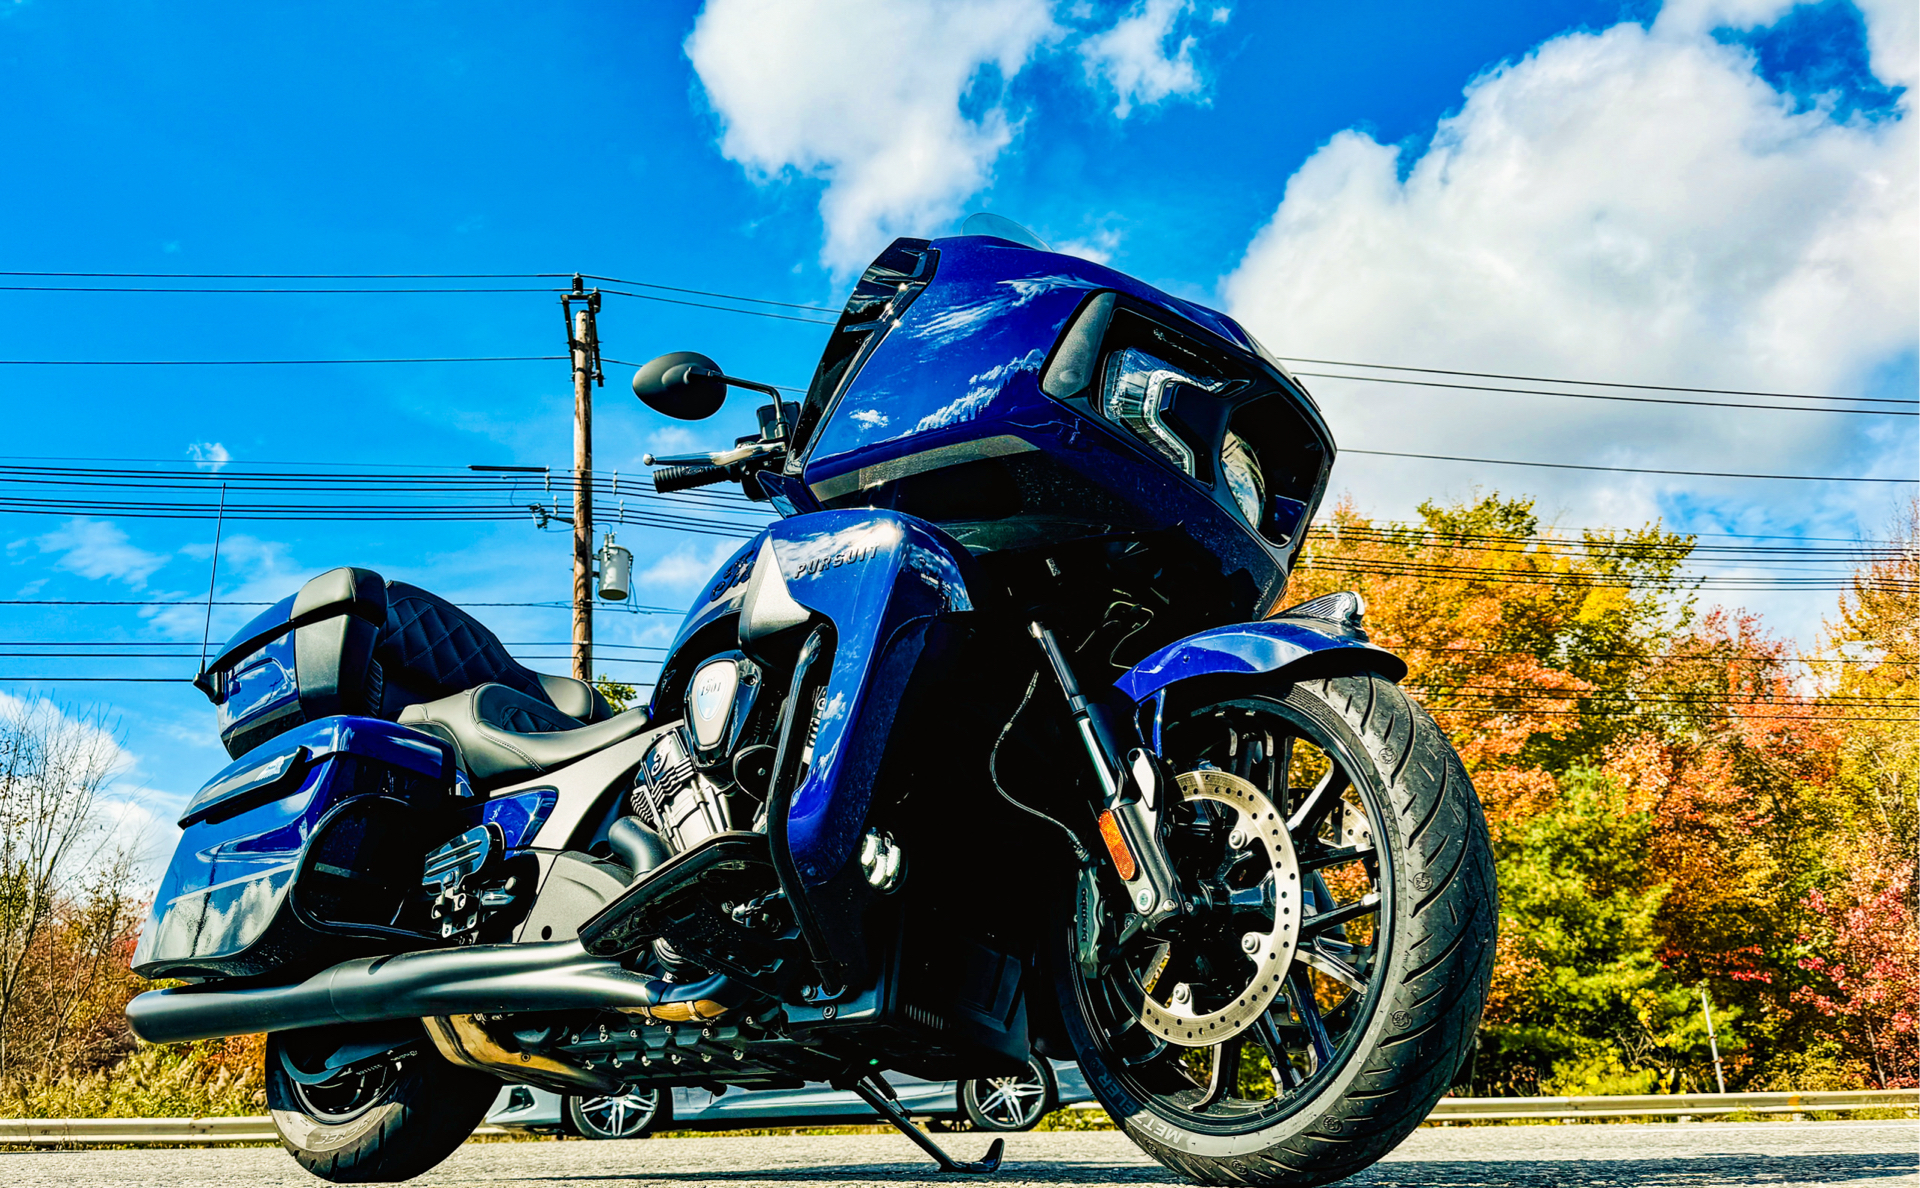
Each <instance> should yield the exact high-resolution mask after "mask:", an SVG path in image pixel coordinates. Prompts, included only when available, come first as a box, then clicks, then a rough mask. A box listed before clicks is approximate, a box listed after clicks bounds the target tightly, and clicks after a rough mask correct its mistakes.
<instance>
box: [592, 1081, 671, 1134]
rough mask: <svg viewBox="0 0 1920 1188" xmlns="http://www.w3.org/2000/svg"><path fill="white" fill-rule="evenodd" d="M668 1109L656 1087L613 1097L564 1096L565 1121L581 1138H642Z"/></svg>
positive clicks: (663, 1119) (663, 1117)
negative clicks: (565, 1101) (565, 1103)
mask: <svg viewBox="0 0 1920 1188" xmlns="http://www.w3.org/2000/svg"><path fill="white" fill-rule="evenodd" d="M671 1113H672V1109H671V1107H670V1106H669V1105H668V1104H667V1101H666V1095H665V1094H664V1093H663V1092H662V1091H660V1090H658V1089H642V1090H640V1091H638V1092H636V1093H622V1094H620V1095H618V1096H613V1097H569V1098H567V1125H568V1127H569V1128H570V1129H571V1130H572V1131H573V1132H574V1133H575V1134H577V1135H579V1136H580V1137H581V1138H590V1139H637V1138H646V1137H647V1136H648V1135H649V1134H651V1133H653V1131H654V1129H655V1128H656V1127H658V1126H659V1125H660V1124H661V1123H663V1122H665V1121H666V1120H667V1118H668V1116H669V1115H670V1114H671Z"/></svg>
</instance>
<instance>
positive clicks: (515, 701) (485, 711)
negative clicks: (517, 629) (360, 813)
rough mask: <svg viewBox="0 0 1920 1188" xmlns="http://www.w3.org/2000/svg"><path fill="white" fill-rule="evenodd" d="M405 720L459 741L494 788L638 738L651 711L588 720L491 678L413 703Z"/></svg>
mask: <svg viewBox="0 0 1920 1188" xmlns="http://www.w3.org/2000/svg"><path fill="white" fill-rule="evenodd" d="M542 679H543V680H555V679H565V678H554V677H543V678H542ZM575 683H576V684H578V683H584V682H575ZM595 696H596V697H598V694H595ZM601 704H602V705H604V704H605V703H604V701H602V702H601ZM400 721H401V722H402V723H403V724H404V725H408V726H411V727H413V728H414V729H415V730H420V731H424V732H426V733H428V734H433V735H438V736H439V737H440V738H443V739H445V740H446V741H448V742H450V743H452V744H453V749H454V752H455V753H456V754H457V755H458V757H459V760H460V765H461V766H462V767H463V768H465V769H466V772H467V777H468V778H469V779H471V780H472V781H473V783H474V785H475V786H476V787H479V788H495V787H500V786H502V785H505V784H511V783H517V782H519V781H521V780H526V779H531V778H532V777H534V776H536V775H540V774H542V773H543V772H548V771H551V770H553V769H554V768H556V767H564V766H566V765H567V764H569V763H572V762H573V761H574V760H576V759H580V758H583V757H585V756H587V755H591V754H593V753H594V752H595V751H598V750H601V749H603V748H605V747H609V746H612V745H613V744H614V743H617V742H619V741H621V740H622V739H626V738H631V737H632V736H634V735H636V734H638V733H640V732H641V731H642V730H644V729H646V726H647V711H646V710H643V709H630V710H627V711H625V712H623V713H618V714H611V715H609V716H607V717H604V718H602V719H601V720H599V721H597V722H591V723H589V724H582V723H581V721H580V720H579V719H578V718H575V717H573V716H571V715H569V714H565V713H562V712H561V711H560V710H558V709H556V708H554V707H553V706H552V705H549V704H547V703H545V702H542V701H537V700H535V699H534V698H532V697H529V696H528V695H527V694H525V693H521V692H519V691H518V690H515V689H510V688H508V687H507V686H505V685H501V684H494V683H491V682H489V683H487V684H484V685H480V686H478V687H477V688H473V689H467V690H464V691H462V692H459V693H455V694H454V695H453V696H452V697H443V698H441V699H440V700H438V701H426V702H419V703H416V704H414V705H410V706H408V707H407V708H405V709H403V710H401V711H400Z"/></svg>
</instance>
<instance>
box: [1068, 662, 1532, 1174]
mask: <svg viewBox="0 0 1920 1188" xmlns="http://www.w3.org/2000/svg"><path fill="white" fill-rule="evenodd" d="M1161 749H1162V753H1163V755H1164V756H1165V757H1166V759H1167V760H1168V761H1169V762H1170V763H1171V764H1172V766H1173V769H1174V770H1175V771H1176V772H1179V773H1181V774H1180V779H1179V789H1180V797H1179V799H1178V801H1177V803H1170V804H1169V805H1167V806H1165V808H1164V810H1163V811H1164V813H1165V814H1166V815H1167V817H1168V818H1169V820H1168V821H1167V822H1166V837H1167V849H1168V852H1169V856H1170V857H1171V858H1172V860H1173V863H1174V866H1175V868H1176V870H1177V871H1178V872H1179V875H1180V879H1181V884H1182V890H1183V893H1184V895H1185V898H1186V902H1187V910H1186V911H1185V912H1184V913H1183V915H1182V916H1181V917H1180V918H1178V919H1177V921H1176V922H1174V923H1171V924H1169V925H1166V926H1162V927H1160V928H1159V929H1156V930H1155V931H1152V932H1149V931H1147V930H1145V929H1143V928H1142V927H1141V921H1140V920H1139V918H1138V917H1135V916H1132V915H1131V913H1130V910H1129V909H1130V905H1129V904H1128V903H1127V902H1126V899H1125V895H1124V892H1123V889H1121V888H1120V887H1119V886H1118V884H1117V883H1112V882H1111V881H1109V880H1104V879H1102V880H1095V879H1092V878H1090V877H1084V876H1083V878H1082V880H1081V883H1080V886H1079V887H1078V889H1077V892H1076V895H1075V901H1074V906H1073V909H1072V911H1071V913H1070V915H1071V920H1070V923H1069V925H1068V926H1067V927H1065V928H1062V929H1061V934H1060V937H1059V946H1058V948H1057V949H1056V952H1057V953H1058V954H1059V960H1058V961H1057V962H1056V970H1057V986H1058V990H1059V993H1060V1000H1061V1007H1062V1014H1063V1015H1064V1016H1065V1020H1066V1024H1067V1030H1068V1033H1069V1037H1070V1039H1071V1040H1072V1042H1073V1046H1074V1049H1075V1055H1076V1056H1077V1057H1078V1059H1079V1062H1080V1067H1081V1069H1082V1070H1083V1071H1084V1072H1085V1073H1086V1077H1087V1082H1088V1084H1089V1086H1090V1087H1091V1088H1092V1089H1093V1092H1094V1094H1095V1095H1096V1096H1097V1097H1098V1098H1099V1099H1100V1102H1101V1104H1102V1105H1104V1106H1105V1107H1106V1108H1107V1111H1108V1113H1109V1114H1111V1115H1112V1116H1113V1118H1114V1119H1115V1121H1117V1122H1119V1123H1120V1124H1121V1125H1122V1126H1124V1127H1125V1129H1126V1130H1127V1132H1128V1134H1129V1135H1130V1136H1131V1137H1132V1138H1133V1140H1134V1141H1135V1142H1136V1143H1138V1144H1139V1145H1140V1146H1141V1148H1142V1149H1144V1150H1145V1151H1146V1152H1147V1153H1148V1154H1150V1155H1152V1156H1153V1157H1154V1158H1156V1159H1158V1160H1160V1161H1161V1162H1162V1163H1164V1164H1166V1165H1167V1166H1168V1167H1170V1168H1172V1169H1174V1170H1175V1171H1178V1172H1180V1173H1182V1174H1183V1175H1185V1176H1187V1177H1189V1178H1190V1179H1192V1180H1195V1181H1197V1182H1199V1183H1203V1184H1229V1183H1231V1184H1261V1185H1290V1186H1296V1188H1305V1186H1308V1185H1316V1184H1324V1183H1327V1182H1329V1181H1332V1180H1337V1179H1341V1178H1343V1177H1345V1176H1349V1175H1352V1174H1353V1173H1354V1172H1356V1171H1359V1170H1360V1169H1361V1168H1363V1167H1366V1166H1367V1165H1368V1164H1371V1163H1373V1162H1374V1161H1375V1160H1377V1159H1379V1158H1380V1157H1381V1156H1383V1155H1385V1154H1386V1153H1387V1152H1388V1151H1390V1150H1392V1149H1393V1148H1394V1147H1395V1146H1396V1145H1397V1144H1398V1143H1399V1142H1400V1141H1401V1140H1402V1139H1403V1138H1405V1137H1406V1136H1407V1134H1408V1133H1409V1132H1411V1131H1412V1130H1413V1129H1414V1128H1415V1127H1416V1126H1418V1125H1419V1124H1420V1122H1421V1120H1422V1119H1423V1118H1425V1117H1426V1115H1427V1112H1428V1111H1429V1110H1430V1109H1431V1108H1432V1107H1433V1104H1434V1102H1436V1101H1437V1100H1439V1098H1440V1097H1441V1096H1442V1095H1443V1094H1445V1093H1446V1091H1447V1086H1448V1084H1449V1082H1450V1081H1451V1080H1452V1078H1453V1074H1454V1072H1455V1070H1456V1069H1457V1068H1458V1067H1459V1064H1460V1061H1461V1058H1462V1056H1463V1055H1464V1054H1465V1053H1466V1052H1467V1051H1468V1050H1469V1049H1470V1047H1471V1045H1472V1042H1473V1035H1474V1031H1475V1029H1476V1027H1477V1026H1478V1025H1479V1021H1480V1011H1481V1008H1482V1006H1483V1005H1484V1004H1485V1002H1486V994H1487V985H1488V981H1489V979H1490V978H1491V976H1492V971H1493V957H1494V921H1495V913H1496V908H1497V904H1496V890H1495V885H1494V877H1493V860H1492V854H1491V851H1490V849H1489V846H1488V842H1487V830H1486V821H1485V818H1484V816H1483V815H1482V813H1481V810H1480V803H1479V800H1478V799H1477V798H1476V797H1475V795H1474V791H1473V786H1472V784H1471V783H1470V782H1469V781H1468V779H1467V774H1466V771H1465V769H1464V768H1463V767H1462V765H1461V763H1460V759H1459V756H1458V755H1457V754H1455V753H1454V750H1453V748H1452V747H1451V746H1450V745H1449V744H1448V743H1447V740H1446V738H1445V736H1444V735H1443V734H1442V733H1441V732H1440V728H1439V727H1438V726H1437V725H1436V724H1435V723H1434V721H1433V719H1432V718H1430V717H1428V716H1427V714H1426V713H1425V711H1423V710H1421V709H1420V708H1419V707H1418V706H1416V705H1415V704H1413V702H1411V701H1410V700H1408V698H1407V696H1406V695H1405V694H1404V693H1402V692H1401V691H1400V690H1399V689H1398V688H1397V687H1395V686H1394V685H1393V684H1391V683H1390V682H1388V681H1386V680H1384V679H1382V678H1379V677H1376V676H1372V675H1367V674H1359V675H1353V676H1345V677H1334V678H1328V679H1324V680H1314V681H1307V682H1301V683H1297V684H1296V683H1290V682H1285V681H1280V680H1268V681H1265V682H1262V681H1260V679H1259V678H1254V679H1253V680H1251V681H1247V682H1244V683H1237V684H1234V685H1228V686H1222V687H1219V688H1217V689H1216V691H1215V692H1214V694H1213V695H1211V696H1209V697H1207V698H1205V699H1204V703H1203V704H1200V705H1197V706H1192V707H1191V708H1188V709H1185V710H1183V711H1177V712H1174V713H1171V714H1170V715H1169V717H1168V719H1167V720H1166V721H1165V722H1164V723H1163V727H1162V746H1161ZM1168 799H1169V800H1170V801H1172V800H1174V798H1173V797H1169V798H1168Z"/></svg>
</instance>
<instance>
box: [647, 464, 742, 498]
mask: <svg viewBox="0 0 1920 1188" xmlns="http://www.w3.org/2000/svg"><path fill="white" fill-rule="evenodd" d="M728 477H729V476H728V474H727V468H726V467H724V466H663V467H661V468H660V469H659V470H656V471H654V472H653V489H654V490H655V491H657V492H659V493H660V494H662V495H665V494H666V493H667V492H669V491H685V490H687V489H688V488H690V487H706V486H711V485H712V484H714V483H724V482H726V481H727V479H728Z"/></svg>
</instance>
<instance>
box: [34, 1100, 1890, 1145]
mask: <svg viewBox="0 0 1920 1188" xmlns="http://www.w3.org/2000/svg"><path fill="white" fill-rule="evenodd" d="M1074 1108H1076V1109H1096V1110H1097V1109H1099V1108H1100V1107H1099V1106H1098V1105H1096V1104H1094V1103H1091V1102H1088V1103H1083V1104H1082V1105H1079V1106H1076V1107H1074ZM1888 1108H1892V1109H1916V1108H1920V1089H1861V1090H1845V1091H1840V1092H1818V1093H1695V1094H1652V1095H1649V1096H1645V1097H1626V1096H1613V1097H1445V1098H1442V1099H1441V1100H1440V1103H1439V1104H1438V1105H1436V1106H1435V1107H1434V1108H1433V1112H1432V1113H1431V1114H1428V1115H1427V1121H1429V1122H1492V1121H1501V1120H1507V1119H1546V1118H1638V1117H1657V1116H1668V1117H1671V1116H1676V1115H1693V1116H1708V1115H1713V1114H1734V1113H1741V1114H1790V1113H1811V1112H1814V1111H1820V1112H1826V1113H1847V1112H1851V1111H1853V1110H1875V1109H1888ZM474 1133H475V1134H477V1135H501V1134H508V1133H511V1132H510V1131H508V1130H506V1129H504V1128H502V1127H498V1126H482V1127H480V1128H479V1129H478V1130H475V1131H474ZM279 1141H280V1136H279V1135H278V1134H275V1133H274V1129H273V1120H272V1119H271V1118H267V1117H252V1118H0V1145H4V1144H10V1143H28V1144H32V1145H35V1146H110V1145H123V1146H139V1145H142V1144H145V1143H206V1144H211V1143H277V1142H279Z"/></svg>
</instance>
